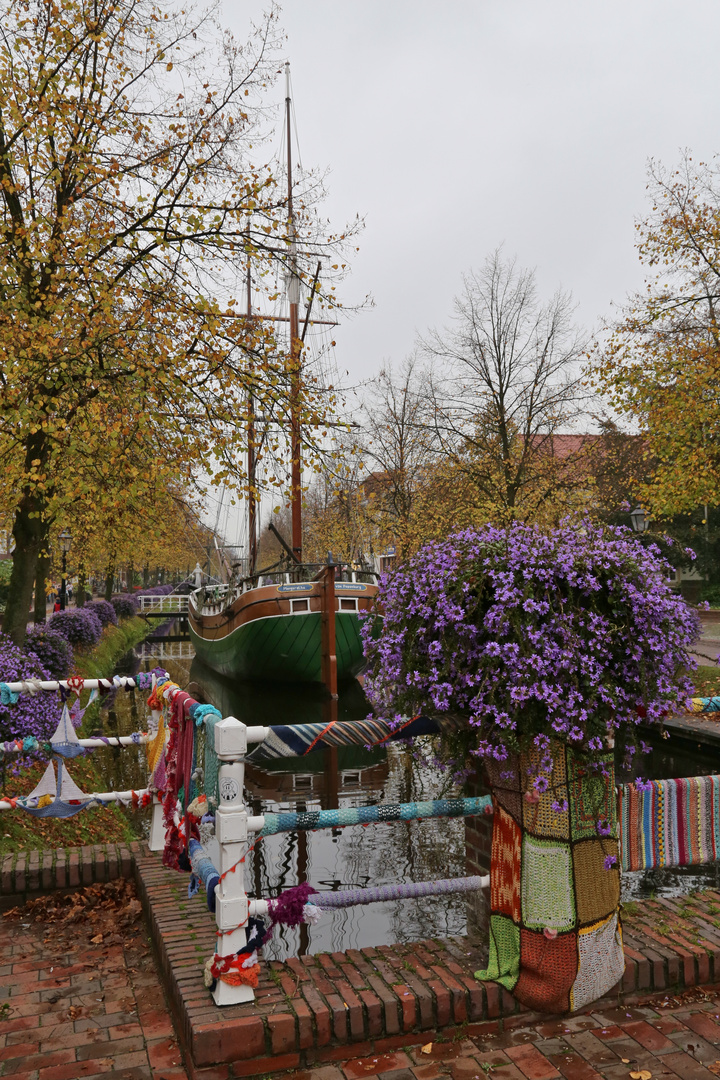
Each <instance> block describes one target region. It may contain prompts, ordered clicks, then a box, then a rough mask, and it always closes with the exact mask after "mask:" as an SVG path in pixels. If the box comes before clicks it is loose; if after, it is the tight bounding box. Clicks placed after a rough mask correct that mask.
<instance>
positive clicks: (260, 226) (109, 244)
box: [0, 0, 338, 641]
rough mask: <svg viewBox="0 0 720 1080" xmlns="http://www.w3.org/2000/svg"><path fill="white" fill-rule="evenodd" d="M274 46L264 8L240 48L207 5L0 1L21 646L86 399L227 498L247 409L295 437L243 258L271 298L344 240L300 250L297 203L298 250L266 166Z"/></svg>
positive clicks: (6, 313) (2, 362)
mask: <svg viewBox="0 0 720 1080" xmlns="http://www.w3.org/2000/svg"><path fill="white" fill-rule="evenodd" d="M279 39H280V38H279V31H278V27H277V15H276V13H275V12H274V11H272V12H271V13H270V14H269V15H268V16H267V18H266V19H265V20H264V21H263V22H262V24H261V25H260V26H259V27H257V28H255V29H254V30H253V32H252V34H251V37H250V39H249V41H248V42H247V43H246V44H245V45H243V46H240V45H238V44H237V43H236V42H234V41H233V40H232V38H230V37H229V36H228V35H223V34H222V32H221V30H220V28H219V26H218V24H217V21H216V17H215V12H214V10H211V11H210V12H208V13H204V14H202V15H199V16H198V15H195V14H194V13H193V12H192V11H187V10H171V9H169V8H164V7H163V6H161V5H158V4H154V3H152V2H151V0H76V2H73V3H61V2H58V0H0V84H1V85H2V87H3V94H2V100H1V101H0V385H1V386H2V396H1V399H0V462H1V463H2V466H3V471H4V473H5V477H6V487H9V489H10V490H11V493H12V500H11V501H12V506H13V514H14V521H13V536H14V540H15V555H14V560H13V573H12V579H11V582H10V589H9V597H8V603H7V609H6V613H5V623H4V626H5V630H6V631H7V632H8V633H9V634H10V635H11V636H12V637H13V638H14V639H15V640H16V641H20V640H21V639H22V637H23V635H24V632H25V624H26V621H27V615H28V612H29V608H30V603H31V596H32V589H33V582H34V579H35V570H36V565H37V560H38V556H39V555H40V553H41V552H42V551H43V549H44V546H45V545H46V544H47V536H48V530H49V528H50V526H51V523H52V521H53V520H55V519H56V518H57V517H58V515H59V514H61V513H62V511H63V509H64V508H65V507H67V506H68V505H70V504H72V503H73V502H74V501H75V500H76V499H77V497H78V490H79V485H81V484H82V483H83V480H82V477H81V475H79V474H76V475H72V470H71V468H70V464H69V462H70V461H78V460H79V458H78V454H77V453H76V451H77V450H78V448H79V447H82V449H83V452H84V454H85V456H86V457H91V456H92V455H94V454H95V453H97V456H98V457H99V458H102V454H103V449H104V446H106V444H107V441H106V431H105V430H104V428H103V427H102V425H98V424H97V423H95V422H93V421H92V420H91V419H90V414H91V408H90V407H91V405H94V406H95V408H96V411H98V412H100V413H101V414H105V415H108V416H111V415H113V414H120V413H123V412H125V413H127V408H126V407H124V406H126V404H127V402H128V401H130V400H132V401H134V402H135V403H136V405H137V409H138V410H139V412H140V413H146V414H147V415H149V416H154V417H155V418H156V419H158V420H161V421H162V426H163V428H165V429H166V430H167V431H168V432H169V433H170V434H168V436H167V437H168V438H170V439H171V440H172V441H173V444H174V448H175V450H176V451H177V452H178V453H180V454H182V456H184V458H185V460H187V461H190V462H192V463H193V466H194V468H195V470H196V471H201V470H202V471H204V472H205V473H206V474H208V475H212V476H214V478H215V479H216V480H218V481H223V480H226V481H227V482H228V483H238V484H242V483H243V482H244V477H243V475H242V468H241V467H240V464H239V462H240V458H239V448H240V447H241V446H244V440H245V434H244V420H245V419H246V417H247V411H248V400H249V397H250V395H252V400H253V402H254V407H255V408H256V409H257V410H258V411H259V412H261V413H264V414H265V415H268V416H273V417H275V418H276V419H277V421H278V425H279V428H280V429H281V430H282V428H283V426H285V427H287V425H288V419H289V413H290V411H291V400H290V399H291V381H292V380H291V373H290V372H289V371H288V363H287V357H286V356H284V355H283V354H282V351H281V350H278V349H277V347H276V346H275V343H274V340H273V337H272V334H271V332H270V330H269V329H268V327H269V326H271V325H272V324H269V323H267V322H262V321H260V320H257V319H253V320H249V319H247V318H244V317H243V316H242V315H241V314H239V313H238V311H237V308H236V305H235V292H236V287H235V286H236V277H237V274H238V272H244V270H245V267H246V265H247V263H248V261H251V262H252V263H253V264H254V265H255V274H254V280H255V281H256V282H259V283H260V285H262V283H263V282H264V281H270V280H271V278H272V275H271V274H269V273H268V271H269V270H271V269H272V268H273V266H274V265H275V264H282V265H283V266H285V265H286V264H287V260H288V252H289V251H290V249H291V245H292V243H295V244H296V245H299V247H300V249H301V251H300V253H301V255H304V254H308V255H311V256H312V259H313V265H314V260H316V259H317V257H318V256H319V255H322V254H323V253H324V252H326V251H327V249H328V248H332V249H333V251H335V250H337V244H338V241H337V237H335V236H327V234H325V235H322V236H321V235H319V234H318V233H317V232H314V233H312V235H311V232H312V230H311V226H310V223H309V218H308V219H307V220H306V219H303V218H302V207H301V213H300V216H299V218H298V221H297V222H296V226H295V228H294V230H293V234H292V236H291V235H290V232H289V228H288V221H287V202H286V200H287V195H286V192H284V191H282V190H280V189H279V188H278V186H277V185H276V183H275V181H274V177H273V174H272V171H271V170H269V169H267V168H262V167H260V166H259V165H258V164H257V161H258V158H257V147H256V144H257V142H258V140H259V139H260V138H261V136H262V132H263V117H264V114H263V98H262V95H263V94H264V93H265V91H266V87H267V86H268V85H270V84H271V82H272V79H273V76H274V73H275V71H276V69H277V51H278V45H279ZM300 263H301V265H302V259H301V260H300ZM318 302H319V301H316V304H317V303H318ZM328 303H332V301H328ZM292 392H293V393H294V394H295V401H294V402H293V403H292V404H294V406H295V408H296V411H297V412H299V413H300V414H301V415H302V416H305V415H310V416H312V417H313V418H314V419H315V420H317V418H318V416H320V417H321V416H322V414H323V411H324V409H325V401H324V399H322V398H321V396H319V395H318V394H317V393H316V392H315V390H314V389H313V386H312V384H311V383H308V384H304V385H303V388H302V389H298V388H297V387H295V389H294V390H293V391H292ZM301 398H302V400H300V399H301ZM158 426H159V425H158ZM118 434H119V438H121V439H125V438H126V434H127V433H126V432H124V431H120V432H119V433H118ZM280 479H281V480H283V481H284V476H283V477H282V478H280ZM135 482H136V483H137V484H138V485H142V484H143V477H142V476H141V475H138V477H137V478H136V481H135Z"/></svg>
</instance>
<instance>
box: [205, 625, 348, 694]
mask: <svg viewBox="0 0 720 1080" xmlns="http://www.w3.org/2000/svg"><path fill="white" fill-rule="evenodd" d="M321 618H322V616H321V614H320V612H315V611H311V612H308V613H307V614H294V615H271V616H267V617H266V618H260V619H253V620H252V621H251V622H247V623H244V624H243V625H241V626H238V627H237V628H236V629H235V630H233V631H232V632H231V633H229V634H227V635H226V636H225V637H222V638H216V639H214V640H213V639H208V638H204V637H200V636H199V635H198V634H197V633H196V632H195V630H194V629H193V626H192V622H191V623H190V626H189V629H190V637H191V639H192V642H193V645H194V646H195V652H196V654H197V656H198V657H199V659H200V660H202V662H203V663H204V664H207V665H208V667H211V668H212V669H213V670H214V671H219V672H220V673H221V674H222V675H229V676H232V677H234V678H236V679H250V680H260V681H267V682H273V681H276V680H277V681H280V682H295V683H320V682H322V670H321ZM335 654H336V656H337V676H338V680H344V679H352V678H354V677H355V676H356V675H359V674H360V672H361V671H362V669H363V667H364V664H365V659H364V656H363V647H362V640H361V638H360V619H359V618H358V616H357V614H356V613H355V612H343V611H338V612H336V613H335Z"/></svg>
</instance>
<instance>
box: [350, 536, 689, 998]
mask: <svg viewBox="0 0 720 1080" xmlns="http://www.w3.org/2000/svg"><path fill="white" fill-rule="evenodd" d="M670 569H671V568H670V567H669V565H668V564H667V562H666V561H665V560H664V559H663V557H662V554H661V552H660V549H659V548H658V547H657V546H656V545H652V544H645V543H642V542H641V541H639V540H638V539H637V538H636V537H635V536H634V535H633V534H632V533H631V532H630V531H629V530H628V529H623V528H609V527H601V526H599V525H595V524H592V523H590V522H584V523H583V524H582V525H581V526H580V527H578V525H577V523H575V522H566V523H563V524H562V525H561V526H560V527H559V528H557V529H555V530H551V531H547V532H544V531H541V530H540V529H539V528H537V527H534V526H530V525H524V524H521V523H515V524H513V525H510V526H508V527H507V528H495V527H492V526H487V527H485V528H483V529H480V530H477V531H465V532H461V533H457V534H456V535H454V536H451V537H449V538H448V539H447V540H445V541H443V542H438V543H432V544H428V545H427V546H426V547H425V548H423V549H422V550H421V551H419V552H418V553H417V554H416V555H415V556H414V557H413V559H411V561H410V562H409V563H408V564H407V565H406V566H404V567H401V568H400V569H398V570H396V571H394V572H391V573H390V574H388V575H386V576H385V577H384V579H383V580H382V584H381V595H380V600H381V603H382V607H383V620H382V625H381V627H380V629H379V634H378V628H377V626H372V625H371V623H370V622H369V621H368V623H366V625H365V627H364V630H363V633H364V640H365V649H366V655H367V657H368V660H369V674H368V676H367V678H366V682H365V689H366V692H367V694H368V697H369V699H370V701H371V703H372V705H373V707H374V709H375V711H376V712H378V713H380V714H382V715H384V716H386V717H387V716H390V717H391V718H392V721H393V722H396V723H397V724H398V725H399V724H400V723H402V722H403V720H404V718H405V717H406V716H407V715H415V714H416V713H424V714H426V715H427V714H429V715H431V716H435V717H447V718H448V719H452V720H454V721H455V725H454V726H455V730H457V721H458V720H460V721H462V735H461V738H460V742H459V743H458V740H457V737H455V746H456V750H455V753H456V760H455V762H454V767H455V769H456V771H457V770H460V771H462V769H463V767H466V765H467V759H468V758H470V759H472V756H473V755H474V756H475V758H476V760H477V758H480V759H482V760H483V761H484V763H485V765H486V769H487V774H488V778H489V782H490V785H491V788H492V792H493V804H494V809H495V814H494V821H493V840H492V856H491V874H490V877H491V889H490V892H491V895H490V909H491V917H490V949H489V960H488V967H487V968H486V969H485V970H483V971H481V972H478V977H479V978H481V979H494V980H496V981H498V982H500V983H502V984H503V985H504V986H505V987H506V988H507V989H508V990H511V991H512V992H513V993H514V994H515V996H516V997H517V998H518V999H519V1000H520V1001H522V1002H523V1003H524V1004H526V1005H527V1006H528V1007H530V1008H531V1009H536V1010H541V1011H553V1012H563V1011H566V1010H568V1009H577V1008H580V1007H581V1006H583V1005H585V1004H587V1003H588V1002H590V1001H593V1000H595V999H596V998H597V997H600V996H601V995H602V994H603V993H606V992H607V991H608V990H609V989H610V988H611V987H612V986H613V985H614V984H615V983H616V982H617V981H618V979H619V978H621V977H622V972H623V965H624V961H623V954H622V939H621V933H620V926H619V918H618V906H619V895H620V873H619V868H618V867H619V859H618V840H617V817H616V801H615V793H614V762H613V752H612V748H613V746H614V737H615V733H616V732H617V731H618V730H619V729H623V730H625V731H630V732H631V733H633V732H634V731H635V730H636V728H637V725H639V724H640V723H652V722H653V721H658V720H660V719H661V718H662V717H663V716H664V715H665V714H666V713H667V712H668V711H669V710H671V709H673V708H675V707H677V706H679V705H682V704H684V703H685V701H686V700H687V698H688V697H689V696H690V693H691V691H692V686H691V683H690V682H689V679H688V677H687V673H688V671H689V670H692V668H693V667H694V661H693V660H692V659H691V656H690V648H691V646H692V643H693V641H694V640H695V638H696V637H697V634H698V630H699V624H698V620H697V617H696V616H695V615H694V614H693V613H692V612H691V611H690V610H689V608H688V607H687V605H686V604H685V602H684V601H683V600H682V598H681V597H679V596H678V595H676V594H675V593H674V592H673V591H672V590H671V588H670V585H669V583H668V579H669V576H670V573H669V572H670ZM374 634H377V636H374ZM458 746H460V747H461V752H460V753H458V751H457V747H458ZM465 771H467V769H466V768H465Z"/></svg>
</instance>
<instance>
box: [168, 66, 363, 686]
mask: <svg viewBox="0 0 720 1080" xmlns="http://www.w3.org/2000/svg"><path fill="white" fill-rule="evenodd" d="M285 76H286V93H285V122H286V125H287V130H286V143H287V180H288V189H287V204H288V231H289V237H290V245H289V261H288V266H289V275H288V288H287V293H288V300H289V318H288V319H287V322H288V323H289V338H290V348H289V357H288V372H289V376H290V387H291V389H290V397H291V421H290V452H291V478H290V483H291V499H290V501H291V507H292V545H289V544H286V543H285V541H284V540H283V539H282V538H281V537H279V534H277V532H276V535H278V538H279V539H280V542H281V544H282V546H283V547H284V548H285V553H286V562H285V565H284V566H280V567H278V565H277V564H276V565H275V566H273V567H271V568H268V569H266V570H265V571H262V570H261V571H259V572H257V571H256V563H257V503H256V496H255V470H256V446H255V431H254V412H253V408H252V401H251V402H250V403H249V404H250V407H249V417H250V423H249V424H248V475H249V494H248V533H249V537H248V563H249V567H248V573H247V575H246V576H245V577H243V578H242V579H241V580H239V581H237V582H235V583H232V582H231V583H230V584H227V585H219V586H216V587H214V588H211V589H207V588H200V589H196V590H195V591H194V592H193V593H192V594H191V596H190V600H189V604H188V625H189V631H190V637H191V639H192V641H193V644H194V646H195V651H196V654H197V656H198V657H199V659H200V660H201V661H203V663H205V664H206V665H207V666H208V667H210V668H212V669H213V670H214V671H217V672H220V673H221V674H222V675H227V676H231V677H234V678H238V679H242V680H249V681H252V680H258V681H265V682H269V681H273V682H274V681H281V682H286V683H324V684H325V686H326V687H327V688H328V689H329V690H330V691H331V693H335V690H336V687H337V682H338V680H340V681H342V680H346V679H351V678H353V677H354V676H356V675H358V674H359V673H360V672H361V671H362V668H363V666H364V656H363V647H362V640H361V636H360V625H361V618H362V617H363V616H364V615H368V614H369V613H370V611H371V610H372V609H373V606H374V605H373V601H374V599H375V597H376V595H377V592H378V589H377V575H376V573H375V572H374V569H373V568H371V567H369V566H365V565H353V564H345V565H338V566H334V565H331V566H320V565H318V564H308V563H304V562H303V552H302V443H301V431H300V390H301V386H300V380H301V377H302V370H301V369H302V362H301V358H302V350H303V345H304V341H305V333H306V331H307V327H308V322H309V316H310V305H311V303H312V298H313V295H314V286H315V283H316V281H317V275H318V273H319V270H320V266H319V265H318V270H317V271H316V274H315V280H314V281H313V289H312V291H311V293H310V299H309V301H308V308H307V311H306V314H305V320H304V325H303V329H302V332H301V331H300V320H299V307H300V276H299V274H298V263H297V246H296V240H295V238H296V229H295V215H294V211H293V181H292V152H291V145H292V144H291V122H290V120H291V98H290V65H289V64H286V65H285ZM247 317H248V318H251V317H261V316H253V315H252V312H251V288H250V276H249V271H248V278H247ZM273 531H275V530H273Z"/></svg>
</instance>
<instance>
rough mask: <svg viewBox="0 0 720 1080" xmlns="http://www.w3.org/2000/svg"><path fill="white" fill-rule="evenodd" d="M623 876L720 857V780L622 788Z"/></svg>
mask: <svg viewBox="0 0 720 1080" xmlns="http://www.w3.org/2000/svg"><path fill="white" fill-rule="evenodd" d="M620 836H621V841H622V843H621V851H622V868H623V870H651V869H653V868H655V867H658V866H695V865H698V864H700V863H710V862H715V861H716V860H717V859H718V857H719V856H720V776H693V777H686V778H684V779H680V780H651V781H649V782H648V783H647V784H644V785H642V786H639V785H636V784H623V785H622V786H621V788H620Z"/></svg>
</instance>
